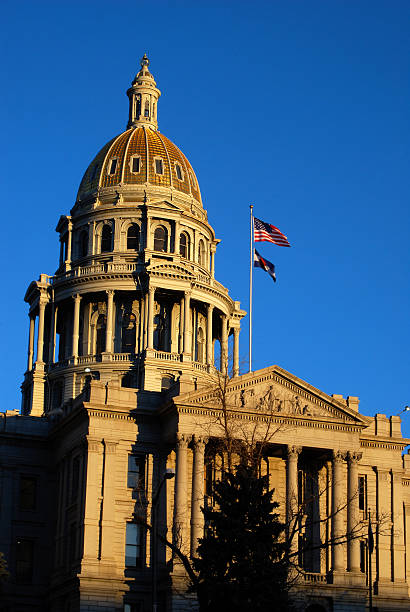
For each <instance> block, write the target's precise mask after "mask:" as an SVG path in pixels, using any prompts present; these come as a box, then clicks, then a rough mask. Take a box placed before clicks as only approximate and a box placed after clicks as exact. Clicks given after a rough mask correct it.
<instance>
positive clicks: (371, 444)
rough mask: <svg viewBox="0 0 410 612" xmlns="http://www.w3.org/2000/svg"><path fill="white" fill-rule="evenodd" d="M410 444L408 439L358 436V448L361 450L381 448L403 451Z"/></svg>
mask: <svg viewBox="0 0 410 612" xmlns="http://www.w3.org/2000/svg"><path fill="white" fill-rule="evenodd" d="M409 444H410V440H409V439H408V438H402V439H401V440H400V439H399V438H382V437H379V436H377V437H376V436H372V435H367V434H363V433H362V434H361V435H360V446H361V447H362V448H383V449H389V450H403V449H404V448H405V447H406V446H408V445H409Z"/></svg>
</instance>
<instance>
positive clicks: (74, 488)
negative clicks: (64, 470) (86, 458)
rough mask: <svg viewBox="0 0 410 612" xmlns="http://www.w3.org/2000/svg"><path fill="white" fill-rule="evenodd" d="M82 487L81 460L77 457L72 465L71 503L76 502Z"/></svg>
mask: <svg viewBox="0 0 410 612" xmlns="http://www.w3.org/2000/svg"><path fill="white" fill-rule="evenodd" d="M79 485H80V458H79V457H75V458H74V459H73V465H72V475H71V502H75V501H76V500H77V499H78V497H79V490H78V489H79Z"/></svg>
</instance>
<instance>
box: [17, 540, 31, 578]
mask: <svg viewBox="0 0 410 612" xmlns="http://www.w3.org/2000/svg"><path fill="white" fill-rule="evenodd" d="M33 553H34V544H33V541H32V540H25V539H23V538H18V539H17V540H16V566H15V569H16V582H17V583H18V584H31V582H32V580H33Z"/></svg>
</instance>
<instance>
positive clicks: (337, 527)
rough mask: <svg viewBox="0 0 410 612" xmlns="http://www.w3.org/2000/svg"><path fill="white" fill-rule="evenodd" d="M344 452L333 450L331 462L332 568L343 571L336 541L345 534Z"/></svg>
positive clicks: (341, 547) (341, 557)
mask: <svg viewBox="0 0 410 612" xmlns="http://www.w3.org/2000/svg"><path fill="white" fill-rule="evenodd" d="M344 460H345V454H344V453H342V452H340V451H339V450H338V451H333V463H332V477H333V478H332V570H333V571H334V572H343V571H344V570H345V567H344V558H343V557H344V555H343V545H342V544H340V543H338V542H339V541H340V540H341V539H343V536H344V535H345V531H344V520H343V508H344V507H345V505H346V496H345V493H344V487H343V484H344V474H343V465H344Z"/></svg>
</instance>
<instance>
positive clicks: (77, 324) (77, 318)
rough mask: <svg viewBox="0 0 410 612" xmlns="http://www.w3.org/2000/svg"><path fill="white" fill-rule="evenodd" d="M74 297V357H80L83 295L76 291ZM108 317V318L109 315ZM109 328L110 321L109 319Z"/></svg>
mask: <svg viewBox="0 0 410 612" xmlns="http://www.w3.org/2000/svg"><path fill="white" fill-rule="evenodd" d="M73 299H74V315H73V345H72V355H73V357H78V340H79V337H80V334H79V330H80V302H81V295H79V294H78V293H76V294H75V295H73ZM107 319H108V317H107ZM107 328H108V321H107Z"/></svg>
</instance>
